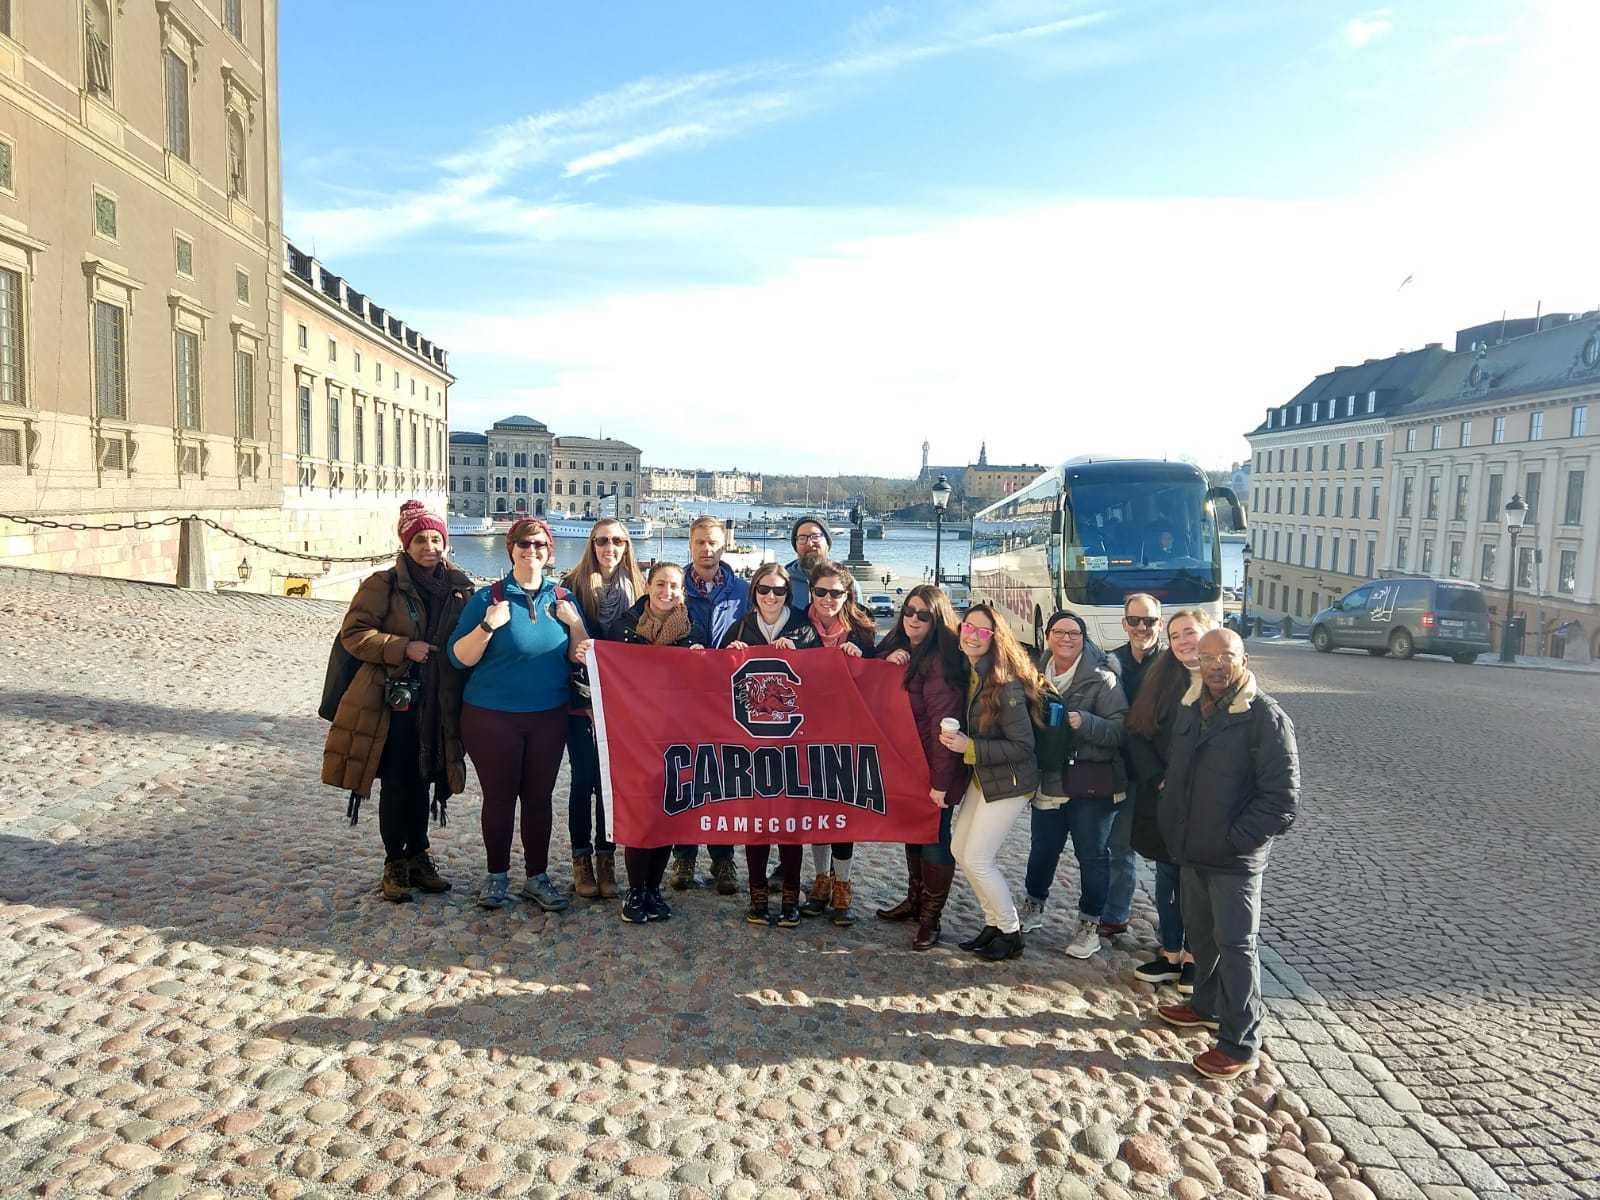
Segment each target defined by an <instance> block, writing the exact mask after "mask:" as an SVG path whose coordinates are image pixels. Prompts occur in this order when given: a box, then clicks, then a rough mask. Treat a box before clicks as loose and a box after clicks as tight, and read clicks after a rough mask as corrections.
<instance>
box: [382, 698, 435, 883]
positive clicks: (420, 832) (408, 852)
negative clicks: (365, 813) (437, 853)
mask: <svg viewBox="0 0 1600 1200" xmlns="http://www.w3.org/2000/svg"><path fill="white" fill-rule="evenodd" d="M417 754H418V746H417V715H416V713H415V712H412V711H406V712H391V713H390V714H389V736H388V737H387V738H385V739H384V743H383V755H382V757H381V758H379V759H378V784H379V791H378V832H379V834H381V835H382V837H383V857H384V860H385V861H386V862H399V861H401V860H402V859H407V858H411V857H413V856H414V855H418V854H421V853H423V852H424V851H426V850H427V848H428V781H427V780H426V779H424V778H423V777H422V772H421V771H420V770H418V769H417Z"/></svg>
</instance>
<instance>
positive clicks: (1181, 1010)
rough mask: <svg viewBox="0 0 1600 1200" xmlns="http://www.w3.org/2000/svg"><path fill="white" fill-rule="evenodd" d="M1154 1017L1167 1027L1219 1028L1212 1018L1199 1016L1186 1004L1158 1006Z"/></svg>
mask: <svg viewBox="0 0 1600 1200" xmlns="http://www.w3.org/2000/svg"><path fill="white" fill-rule="evenodd" d="M1156 1016H1158V1017H1160V1018H1161V1019H1162V1020H1163V1021H1165V1022H1166V1023H1167V1024H1168V1025H1176V1026H1177V1027H1178V1028H1179V1029H1219V1028H1221V1027H1220V1026H1219V1025H1218V1024H1217V1022H1216V1021H1214V1020H1213V1019H1212V1018H1210V1017H1203V1016H1201V1015H1200V1014H1199V1013H1197V1012H1195V1010H1194V1009H1192V1008H1190V1007H1189V1006H1188V1005H1187V1004H1158V1005H1156Z"/></svg>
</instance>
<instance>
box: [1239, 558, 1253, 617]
mask: <svg viewBox="0 0 1600 1200" xmlns="http://www.w3.org/2000/svg"><path fill="white" fill-rule="evenodd" d="M1254 557H1255V555H1254V554H1253V553H1251V550H1250V542H1249V540H1248V539H1246V540H1245V544H1244V549H1243V550H1242V551H1241V552H1240V554H1239V561H1240V562H1241V563H1243V564H1244V566H1243V569H1242V570H1241V571H1240V572H1239V583H1240V588H1239V636H1240V637H1243V636H1244V632H1245V630H1247V629H1249V628H1250V560H1251V559H1252V558H1254Z"/></svg>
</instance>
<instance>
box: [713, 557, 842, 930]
mask: <svg viewBox="0 0 1600 1200" xmlns="http://www.w3.org/2000/svg"><path fill="white" fill-rule="evenodd" d="M789 588H790V581H789V572H788V571H787V570H785V569H784V568H783V567H781V566H779V565H778V564H777V563H775V562H773V563H763V564H762V565H761V566H760V567H758V568H757V569H756V573H755V575H754V576H753V577H752V578H751V580H750V596H751V599H752V600H754V602H755V606H754V607H753V608H751V610H750V611H749V612H747V613H745V615H744V616H742V617H740V618H739V619H738V620H737V621H735V622H734V623H733V625H732V626H731V627H730V628H729V629H728V632H727V633H726V634H724V635H723V639H722V649H724V650H744V649H747V648H748V647H750V646H773V647H776V648H778V649H780V650H808V649H811V648H812V647H814V646H816V645H817V644H818V639H817V631H816V629H815V628H814V627H813V626H812V624H811V621H810V620H809V619H808V618H807V617H806V614H805V613H803V612H800V611H799V610H797V609H794V608H791V607H790V606H789ZM770 849H771V847H770V846H769V845H765V844H764V845H760V846H746V847H745V848H744V858H745V866H746V868H748V870H749V873H750V911H749V912H748V913H747V914H746V915H745V920H747V921H749V922H750V924H752V925H770V924H773V920H772V913H771V911H770V907H771V906H770V901H769V897H770V894H771V887H772V884H771V881H770V880H769V879H768V878H767V856H768V851H769V850H770ZM803 857H804V856H803V854H802V852H801V848H800V846H799V845H793V846H779V847H778V872H779V878H780V884H779V887H780V889H781V894H782V901H781V904H780V906H779V909H778V918H777V922H776V923H777V925H778V927H779V928H780V929H793V928H794V927H795V926H796V925H798V924H800V867H801V863H802V861H803Z"/></svg>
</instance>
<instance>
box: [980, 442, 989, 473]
mask: <svg viewBox="0 0 1600 1200" xmlns="http://www.w3.org/2000/svg"><path fill="white" fill-rule="evenodd" d="M978 465H979V466H980V467H987V466H988V465H989V443H988V442H980V443H978Z"/></svg>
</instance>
